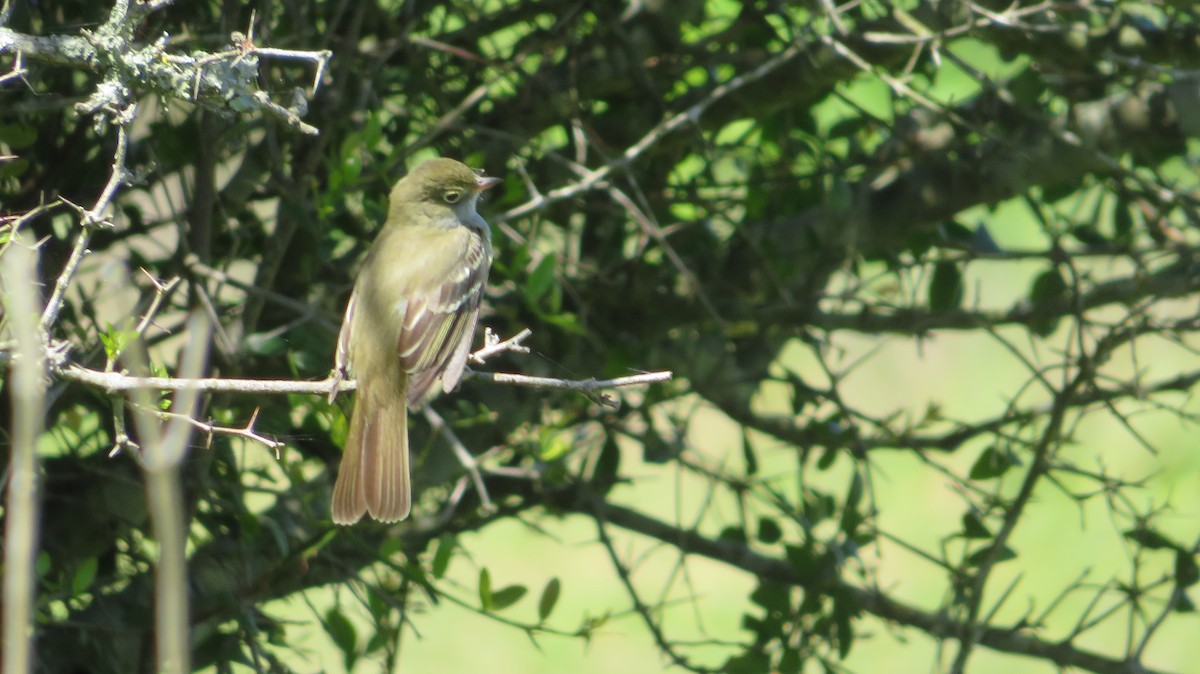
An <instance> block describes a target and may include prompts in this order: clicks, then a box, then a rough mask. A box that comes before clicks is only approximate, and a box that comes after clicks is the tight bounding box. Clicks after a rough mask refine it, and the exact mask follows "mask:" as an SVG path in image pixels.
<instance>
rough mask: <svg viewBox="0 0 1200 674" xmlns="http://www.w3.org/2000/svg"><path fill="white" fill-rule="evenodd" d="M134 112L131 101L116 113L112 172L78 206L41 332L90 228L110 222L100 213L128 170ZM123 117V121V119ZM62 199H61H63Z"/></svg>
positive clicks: (54, 313)
mask: <svg viewBox="0 0 1200 674" xmlns="http://www.w3.org/2000/svg"><path fill="white" fill-rule="evenodd" d="M136 116H137V105H136V104H133V105H131V106H129V108H128V109H126V110H125V111H123V112H122V113H121V115H120V118H121V120H122V121H123V122H124V123H122V124H120V125H119V126H118V127H117V149H116V151H115V152H113V163H112V173H111V174H109V176H108V183H107V184H105V186H104V189H103V190H102V191H101V192H100V196H99V197H97V199H96V203H95V204H93V205H92V207H91V208H90V209H88V210H86V211H84V210H82V209H79V210H80V218H79V220H80V222H79V225H80V230H79V234H78V235H77V236H76V237H75V246H74V247H73V248H72V249H71V256H70V257H69V258H67V264H66V265H64V266H63V270H62V273H60V274H59V275H58V280H57V281H55V283H54V293H53V294H52V295H50V300H49V301H47V302H46V308H45V310H44V311H43V312H42V322H41V329H42V331H43V332H46V333H49V332H50V329H51V328H52V327H53V326H54V322H55V321H57V320H58V314H59V312H60V311H62V307H63V302H64V301H65V299H66V294H67V289H68V288H69V287H70V286H71V281H72V280H74V278H75V273H76V272H78V271H79V265H80V263H81V262H83V258H84V256H85V255H87V253H88V246H89V245H91V242H92V232H93V231H94V230H95V229H96V228H97V227H100V226H102V225H104V224H108V225H111V224H112V223H111V222H109V221H108V220H107V218H105V216H104V212H105V211H106V210H108V207H109V205H110V204H111V203H112V200H113V198H114V197H115V196H116V194H117V188H119V187H120V186H121V184H122V183H123V182H125V180H126V178H127V177H128V172H127V171H126V169H125V154H126V151H127V150H128V149H129V132H128V130H127V129H128V126H129V124H131V123H132V122H133V120H134V118H135V117H136ZM126 120H127V121H126ZM64 201H65V200H64Z"/></svg>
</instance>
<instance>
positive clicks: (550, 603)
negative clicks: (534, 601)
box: [538, 576, 562, 623]
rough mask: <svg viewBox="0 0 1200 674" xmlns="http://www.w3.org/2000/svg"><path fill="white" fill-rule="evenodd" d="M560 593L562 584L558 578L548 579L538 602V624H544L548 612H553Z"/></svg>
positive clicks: (548, 615)
mask: <svg viewBox="0 0 1200 674" xmlns="http://www.w3.org/2000/svg"><path fill="white" fill-rule="evenodd" d="M561 593H562V582H561V581H559V580H558V577H557V576H555V577H554V578H551V579H550V582H548V583H546V587H544V588H542V597H541V599H539V600H538V622H539V623H544V622H546V619H547V618H549V617H550V612H551V611H553V610H554V605H555V604H557V603H558V597H559V595H560V594H561Z"/></svg>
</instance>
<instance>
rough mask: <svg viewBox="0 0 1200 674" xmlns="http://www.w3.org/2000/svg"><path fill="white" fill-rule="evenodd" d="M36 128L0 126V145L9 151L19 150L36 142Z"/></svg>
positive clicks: (10, 125)
mask: <svg viewBox="0 0 1200 674" xmlns="http://www.w3.org/2000/svg"><path fill="white" fill-rule="evenodd" d="M37 137H38V132H37V127H33V126H26V125H24V124H0V143H5V144H6V145H8V147H9V149H12V150H20V149H22V148H26V147H29V146H30V145H33V144H34V143H35V142H37Z"/></svg>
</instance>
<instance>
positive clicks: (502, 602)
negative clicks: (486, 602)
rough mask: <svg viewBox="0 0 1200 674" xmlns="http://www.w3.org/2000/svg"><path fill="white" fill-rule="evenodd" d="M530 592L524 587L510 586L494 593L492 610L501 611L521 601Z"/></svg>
mask: <svg viewBox="0 0 1200 674" xmlns="http://www.w3.org/2000/svg"><path fill="white" fill-rule="evenodd" d="M528 592H529V590H528V589H527V588H526V587H525V586H524V585H509V586H508V587H502V588H500V589H499V590H496V591H495V592H493V593H492V610H493V611H501V610H504V609H506V608H508V607H509V606H512V605H513V604H515V603H517V602H518V601H521V597H524V596H525V594H526V593H528Z"/></svg>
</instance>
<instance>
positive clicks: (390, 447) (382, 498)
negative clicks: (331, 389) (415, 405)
mask: <svg viewBox="0 0 1200 674" xmlns="http://www.w3.org/2000/svg"><path fill="white" fill-rule="evenodd" d="M389 393H390V392H389ZM411 505H412V495H411V490H410V488H409V477H408V408H407V407H406V406H405V398H404V397H403V396H396V395H378V394H377V393H375V392H374V391H371V390H369V389H364V390H360V391H359V396H358V400H357V402H356V403H355V405H354V414H353V415H352V416H351V418H350V433H349V435H348V436H347V437H346V449H345V451H344V453H343V455H342V467H341V471H340V472H339V473H338V478H337V483H336V484H335V485H334V488H333V507H332V512H333V521H334V523H335V524H354V523H355V522H357V521H358V520H359V519H361V518H362V516H363V514H364V513H368V514H370V516H371V517H372V518H374V519H377V520H379V521H380V522H397V521H399V520H402V519H404V518H405V517H408V513H409V509H410V508H411Z"/></svg>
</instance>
